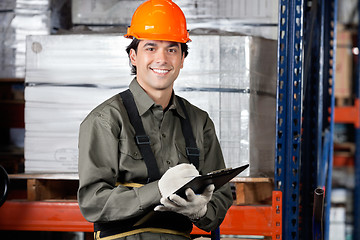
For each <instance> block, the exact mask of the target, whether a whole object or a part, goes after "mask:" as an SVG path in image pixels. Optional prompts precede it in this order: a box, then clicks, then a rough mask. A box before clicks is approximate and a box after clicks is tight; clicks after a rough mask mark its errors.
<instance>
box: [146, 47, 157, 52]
mask: <svg viewBox="0 0 360 240" xmlns="http://www.w3.org/2000/svg"><path fill="white" fill-rule="evenodd" d="M154 50H155V48H153V47H149V48H146V51H149V52H152V51H154Z"/></svg>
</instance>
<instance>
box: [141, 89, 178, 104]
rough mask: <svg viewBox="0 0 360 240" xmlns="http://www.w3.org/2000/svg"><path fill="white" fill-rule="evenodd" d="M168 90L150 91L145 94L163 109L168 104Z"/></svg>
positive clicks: (170, 93) (170, 92)
mask: <svg viewBox="0 0 360 240" xmlns="http://www.w3.org/2000/svg"><path fill="white" fill-rule="evenodd" d="M170 90H171V91H169V90H165V91H164V90H161V91H152V92H147V94H148V95H149V97H150V98H151V99H152V100H153V101H154V102H155V103H156V104H158V105H161V106H162V108H163V109H165V108H166V107H167V106H168V105H169V102H170V99H171V95H172V89H170Z"/></svg>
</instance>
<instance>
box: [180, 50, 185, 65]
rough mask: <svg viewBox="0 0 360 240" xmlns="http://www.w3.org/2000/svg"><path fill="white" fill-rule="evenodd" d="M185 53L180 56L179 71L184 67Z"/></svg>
mask: <svg viewBox="0 0 360 240" xmlns="http://www.w3.org/2000/svg"><path fill="white" fill-rule="evenodd" d="M184 60H185V53H183V54H182V58H181V65H180V69H182V68H183V67H184Z"/></svg>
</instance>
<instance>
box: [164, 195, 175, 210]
mask: <svg viewBox="0 0 360 240" xmlns="http://www.w3.org/2000/svg"><path fill="white" fill-rule="evenodd" d="M169 198H170V197H167V198H164V197H163V198H161V199H160V203H161V204H162V205H164V206H165V207H167V208H176V207H178V205H177V204H176V202H174V201H172V200H170V199H169Z"/></svg>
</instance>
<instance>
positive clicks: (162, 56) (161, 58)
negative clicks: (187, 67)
mask: <svg viewBox="0 0 360 240" xmlns="http://www.w3.org/2000/svg"><path fill="white" fill-rule="evenodd" d="M166 53H167V52H166V51H165V50H159V51H157V53H156V62H157V63H161V64H164V63H166V62H167V55H166Z"/></svg>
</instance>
